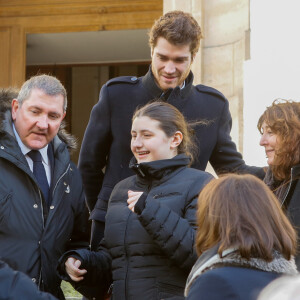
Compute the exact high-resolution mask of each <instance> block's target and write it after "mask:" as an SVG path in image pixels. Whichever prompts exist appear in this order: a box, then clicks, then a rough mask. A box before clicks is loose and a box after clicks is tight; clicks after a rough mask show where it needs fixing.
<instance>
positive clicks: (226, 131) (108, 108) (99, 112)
mask: <svg viewBox="0 0 300 300" xmlns="http://www.w3.org/2000/svg"><path fill="white" fill-rule="evenodd" d="M154 98H160V99H161V100H163V101H166V102H168V103H170V104H172V105H174V106H175V107H177V108H178V109H179V110H180V111H181V112H182V113H183V115H184V116H185V118H186V120H187V121H195V120H209V121H211V122H210V123H209V124H208V125H202V126H198V127H196V128H195V138H196V143H197V147H198V149H199V155H198V157H197V159H196V160H195V162H194V163H193V165H192V167H193V168H196V169H199V170H205V168H206V166H207V163H208V161H210V163H211V164H212V166H213V168H214V169H215V171H216V172H217V173H222V172H228V171H237V172H247V173H254V174H256V175H258V176H260V177H261V178H263V177H264V172H262V170H261V169H260V168H255V167H249V166H246V165H245V162H244V160H243V159H242V156H241V154H240V153H239V152H237V149H236V146H235V144H234V142H233V141H232V140H231V137H230V131H231V123H232V120H231V115H230V112H229V104H228V101H227V99H226V98H225V97H224V96H223V95H222V94H221V93H220V92H219V91H217V90H215V89H213V88H211V87H207V86H204V85H201V84H200V85H197V86H194V85H193V74H192V73H190V74H189V76H188V78H187V79H186V81H185V87H184V88H183V89H180V88H179V87H176V88H175V89H170V90H168V91H167V92H166V93H163V91H162V90H161V89H160V88H159V87H158V86H157V85H156V83H155V80H154V77H153V75H152V72H151V71H150V70H149V72H148V73H147V74H146V75H145V76H143V77H140V78H136V77H129V76H128V77H119V78H114V79H112V80H110V81H108V82H107V83H106V84H104V85H103V87H102V89H101V92H100V98H99V102H98V103H97V104H96V105H95V106H94V108H93V110H92V112H91V117H90V121H89V123H88V126H87V129H86V132H85V135H84V139H83V143H82V147H81V151H80V157H79V169H80V171H81V174H82V178H83V184H84V189H85V194H86V198H87V203H88V206H89V209H90V210H91V211H92V214H91V218H92V219H94V220H98V221H102V222H104V221H105V215H106V210H107V203H108V199H109V196H110V194H111V192H112V189H113V188H114V186H115V185H116V184H117V183H118V182H119V181H121V180H122V179H124V178H127V177H129V176H131V175H133V172H132V171H131V170H130V169H129V167H128V166H129V161H130V159H131V158H132V153H131V150H130V140H131V136H130V131H131V118H132V116H133V113H134V111H135V110H136V108H137V107H139V106H143V105H145V104H147V103H148V102H149V101H150V100H153V99H154ZM104 167H105V173H104V172H103V168H104Z"/></svg>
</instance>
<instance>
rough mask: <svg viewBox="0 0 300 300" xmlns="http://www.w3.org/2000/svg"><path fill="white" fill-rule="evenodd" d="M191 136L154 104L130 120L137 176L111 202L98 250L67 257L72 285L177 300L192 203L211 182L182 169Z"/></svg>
mask: <svg viewBox="0 0 300 300" xmlns="http://www.w3.org/2000/svg"><path fill="white" fill-rule="evenodd" d="M190 132H191V129H190V128H189V125H188V124H187V123H186V121H185V119H184V117H183V115H182V114H181V113H180V112H179V111H178V110H177V109H176V108H175V107H173V106H172V105H169V104H167V103H163V102H153V103H151V104H148V105H146V106H144V107H142V108H140V109H139V110H138V111H137V112H136V113H135V114H134V116H133V122H132V129H131V135H132V139H131V150H132V152H133V154H134V157H133V158H132V160H131V163H130V167H131V168H132V169H133V170H134V171H135V172H136V175H135V176H132V177H129V178H127V179H125V180H123V181H121V182H119V183H118V184H117V185H116V186H115V188H114V190H113V192H112V194H111V197H110V200H109V205H108V211H107V215H106V225H105V234H104V239H103V240H102V243H101V248H100V250H99V251H98V252H90V251H88V250H80V251H74V252H73V253H68V256H71V257H70V258H69V259H68V260H67V262H66V271H67V273H68V275H69V276H70V277H71V279H72V280H74V281H81V280H82V279H83V278H84V279H85V280H84V281H85V283H88V284H98V285H102V286H103V287H104V286H105V285H106V286H108V285H109V284H111V283H113V288H112V293H113V299H114V300H116V299H117V300H118V299H120V300H121V299H122V300H123V299H144V300H147V299H149V300H153V299H166V298H168V299H184V296H183V290H184V286H185V282H186V278H187V276H188V274H189V271H190V269H191V267H192V266H193V264H194V262H195V261H196V259H197V254H196V252H195V248H194V239H195V229H196V215H195V212H196V206H197V197H198V194H199V192H200V191H201V190H202V188H203V187H204V185H205V184H206V183H207V182H208V181H210V180H211V179H212V175H210V174H209V173H206V172H203V171H199V170H195V169H192V168H189V165H190V163H191V159H192V156H191V155H192V154H191V153H193V151H192V148H193V142H192V139H191V136H190ZM81 265H82V268H83V269H80V268H79V266H81ZM111 276H112V280H111V279H110V278H111Z"/></svg>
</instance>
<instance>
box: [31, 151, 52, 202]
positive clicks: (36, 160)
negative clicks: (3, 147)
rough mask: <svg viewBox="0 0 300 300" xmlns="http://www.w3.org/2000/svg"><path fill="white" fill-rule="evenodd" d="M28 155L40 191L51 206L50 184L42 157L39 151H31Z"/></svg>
mask: <svg viewBox="0 0 300 300" xmlns="http://www.w3.org/2000/svg"><path fill="white" fill-rule="evenodd" d="M27 155H28V156H29V157H30V158H31V159H32V161H33V175H34V176H35V178H36V180H37V182H38V184H39V187H40V189H41V190H42V193H43V195H44V198H45V200H46V203H47V204H48V205H49V203H48V201H49V184H48V180H47V176H46V171H45V168H44V165H43V162H42V155H41V153H40V151H38V150H31V151H30V152H28V153H27Z"/></svg>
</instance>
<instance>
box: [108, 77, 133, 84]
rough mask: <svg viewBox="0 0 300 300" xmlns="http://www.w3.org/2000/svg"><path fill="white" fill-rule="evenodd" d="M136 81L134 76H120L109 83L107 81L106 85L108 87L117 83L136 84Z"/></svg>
mask: <svg viewBox="0 0 300 300" xmlns="http://www.w3.org/2000/svg"><path fill="white" fill-rule="evenodd" d="M138 81H139V79H138V78H137V77H136V76H120V77H116V78H112V79H110V80H109V81H107V83H106V85H107V86H110V85H113V84H118V83H129V84H136V83H138Z"/></svg>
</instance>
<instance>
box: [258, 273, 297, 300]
mask: <svg viewBox="0 0 300 300" xmlns="http://www.w3.org/2000/svg"><path fill="white" fill-rule="evenodd" d="M258 300H300V275H297V276H282V277H280V278H277V279H276V280H274V281H272V282H271V283H270V284H268V285H267V286H266V287H265V288H264V289H263V290H262V292H261V293H260V295H259V297H258Z"/></svg>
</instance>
